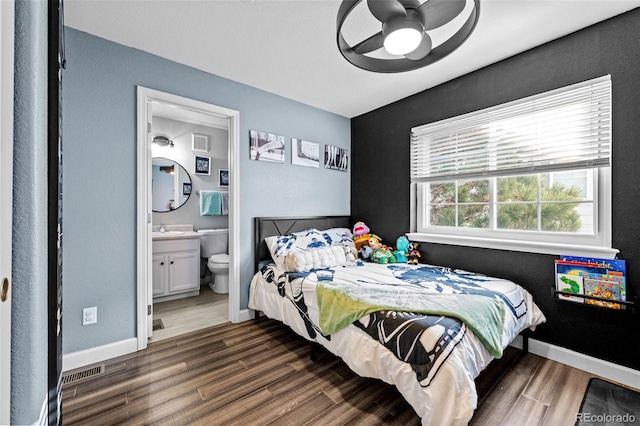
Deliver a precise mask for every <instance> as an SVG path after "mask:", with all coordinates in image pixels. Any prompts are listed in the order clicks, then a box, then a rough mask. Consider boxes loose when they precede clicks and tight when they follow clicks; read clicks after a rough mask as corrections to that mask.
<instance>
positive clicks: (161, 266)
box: [152, 231, 200, 303]
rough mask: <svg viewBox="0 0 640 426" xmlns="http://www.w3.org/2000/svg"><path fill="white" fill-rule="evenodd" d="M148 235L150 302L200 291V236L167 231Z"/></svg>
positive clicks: (186, 232)
mask: <svg viewBox="0 0 640 426" xmlns="http://www.w3.org/2000/svg"><path fill="white" fill-rule="evenodd" d="M152 238H153V250H152V252H153V256H152V265H153V266H152V278H153V301H154V303H155V302H163V301H166V300H172V299H179V298H182V297H190V296H197V295H198V294H200V235H199V234H198V233H197V232H193V231H183V232H176V231H167V232H153V237H152Z"/></svg>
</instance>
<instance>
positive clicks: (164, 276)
mask: <svg viewBox="0 0 640 426" xmlns="http://www.w3.org/2000/svg"><path fill="white" fill-rule="evenodd" d="M168 270H169V256H167V255H166V254H154V255H153V257H152V259H151V275H152V281H153V296H154V297H156V296H163V295H165V294H166V293H167V291H168V288H167V287H168V285H167V280H168V278H169V274H168V273H167V271H168Z"/></svg>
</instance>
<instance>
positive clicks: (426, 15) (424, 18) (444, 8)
mask: <svg viewBox="0 0 640 426" xmlns="http://www.w3.org/2000/svg"><path fill="white" fill-rule="evenodd" d="M466 4H467V2H466V0H429V1H427V2H425V3H423V4H422V6H420V7H419V8H418V9H417V10H416V12H417V13H418V17H419V18H420V22H422V25H423V26H424V29H425V31H429V30H433V29H435V28H438V27H441V26H443V25H444V24H446V23H448V22H449V21H451V20H452V19H453V18H455V17H456V16H458V15H459V14H460V12H462V11H463V10H464V7H465V5H466Z"/></svg>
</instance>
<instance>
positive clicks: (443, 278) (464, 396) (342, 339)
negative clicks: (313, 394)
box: [249, 216, 545, 425]
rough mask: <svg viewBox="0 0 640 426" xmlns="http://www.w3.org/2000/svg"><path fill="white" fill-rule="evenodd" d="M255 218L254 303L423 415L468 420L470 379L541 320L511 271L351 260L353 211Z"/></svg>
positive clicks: (435, 420)
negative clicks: (498, 273)
mask: <svg viewBox="0 0 640 426" xmlns="http://www.w3.org/2000/svg"><path fill="white" fill-rule="evenodd" d="M254 225H255V244H256V247H255V250H256V264H255V266H256V270H257V272H256V274H255V275H254V277H253V278H252V281H251V286H250V294H249V308H250V309H253V310H255V311H256V312H257V313H258V312H262V313H263V314H264V315H266V316H267V317H269V318H272V319H275V320H278V321H281V322H283V323H284V324H286V325H288V326H289V327H291V329H293V330H294V331H295V332H296V333H297V334H299V335H300V336H302V337H303V338H305V339H307V340H309V341H312V342H316V343H318V344H320V345H321V346H323V347H324V348H326V349H327V350H328V351H330V352H331V353H333V354H335V355H337V356H339V357H341V358H342V359H343V360H344V362H345V363H346V364H347V365H348V366H349V367H350V368H351V369H352V370H353V371H354V372H355V373H357V374H359V375H360V376H363V377H373V378H377V379H380V380H382V381H384V382H386V383H389V384H391V385H394V386H396V387H397V389H398V390H399V391H400V393H401V394H402V395H403V397H404V398H405V399H406V400H407V402H408V403H409V404H410V405H411V406H412V407H413V408H414V409H415V411H416V413H417V414H418V415H419V416H420V418H421V419H422V424H423V425H431V424H450V425H458V424H459V425H463V424H467V423H468V422H469V421H470V420H471V417H472V416H473V412H474V410H475V408H476V407H477V400H478V398H477V392H476V388H475V382H474V379H475V378H476V377H477V376H478V375H479V374H480V372H481V371H482V370H483V369H484V368H485V367H486V366H487V365H488V364H489V362H490V361H491V360H492V359H494V358H499V357H500V356H501V355H502V351H503V350H504V349H505V348H506V347H507V345H509V343H511V342H512V341H513V339H515V337H516V336H517V335H518V334H519V333H521V332H523V331H526V330H532V329H534V328H535V327H536V326H537V325H538V324H540V323H542V322H544V320H545V318H544V315H543V314H542V312H541V311H540V309H539V308H538V307H537V306H536V305H535V303H534V302H533V300H532V297H531V295H530V294H529V293H528V292H527V291H526V290H524V289H523V288H521V287H520V286H518V285H516V284H515V283H513V282H511V281H508V280H504V279H500V278H493V277H487V276H484V275H480V274H474V273H471V272H466V271H458V270H451V269H450V268H446V267H442V266H435V265H426V264H418V265H411V264H407V263H389V264H378V263H371V262H362V261H360V260H358V259H355V260H354V259H353V256H350V254H352V255H353V254H357V252H355V253H354V249H353V248H352V247H351V246H350V242H349V238H348V236H349V235H350V231H349V230H350V229H351V223H350V218H349V217H348V216H329V217H326V216H325V217H304V218H255V223H254ZM351 244H352V242H351ZM336 246H337V248H336ZM340 251H342V253H343V254H340ZM317 253H321V255H317ZM311 254H313V256H314V257H313V259H312V257H311ZM301 255H304V256H306V259H307V260H306V263H305V261H304V259H303V258H301V257H299V256H301ZM343 255H344V258H343V257H342V256H343ZM292 259H293V260H292ZM295 259H298V261H297V263H296V261H295ZM299 259H303V260H302V261H301V260H299Z"/></svg>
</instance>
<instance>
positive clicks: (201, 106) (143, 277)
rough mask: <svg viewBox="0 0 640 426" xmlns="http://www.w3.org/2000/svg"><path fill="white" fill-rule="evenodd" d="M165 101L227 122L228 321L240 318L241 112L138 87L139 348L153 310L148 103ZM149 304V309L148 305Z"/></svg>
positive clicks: (137, 244) (147, 332) (137, 278)
mask: <svg viewBox="0 0 640 426" xmlns="http://www.w3.org/2000/svg"><path fill="white" fill-rule="evenodd" d="M153 101H157V102H162V103H168V104H172V105H175V106H177V107H180V108H184V109H187V110H191V111H195V112H198V113H204V114H210V115H213V116H216V117H222V118H226V119H227V120H228V121H229V182H230V184H229V213H230V214H229V320H230V321H231V322H239V321H240V265H239V259H240V256H239V247H240V200H239V195H240V186H239V184H240V158H239V155H238V151H239V148H240V112H239V111H235V110H232V109H229V108H224V107H221V106H217V105H213V104H209V103H206V102H202V101H196V100H194V99H189V98H185V97H182V96H178V95H173V94H170V93H166V92H161V91H158V90H154V89H149V88H146V87H143V86H138V87H137V125H136V128H137V206H136V228H137V231H136V250H137V277H136V286H137V293H136V294H137V339H138V350H141V349H145V348H146V347H147V341H148V337H149V334H150V333H149V331H148V330H149V328H150V327H151V322H152V318H153V316H152V315H149V314H148V312H153V303H152V301H153V291H152V282H151V277H152V274H151V256H152V250H151V243H152V241H151V227H152V213H151V205H152V204H151V141H150V138H149V132H148V127H147V123H148V118H147V117H149V114H150V111H149V107H148V105H149V104H150V102H153ZM149 306H151V308H149Z"/></svg>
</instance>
